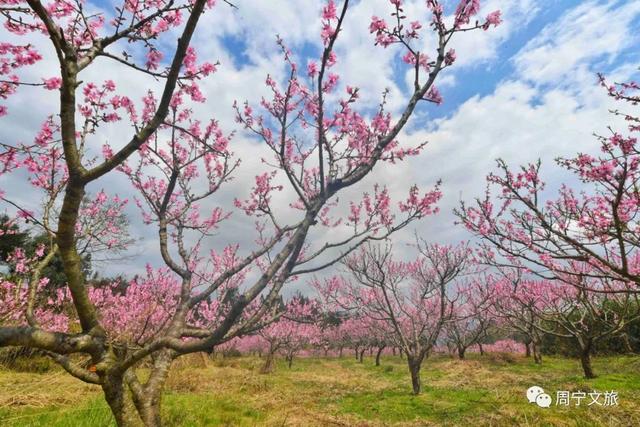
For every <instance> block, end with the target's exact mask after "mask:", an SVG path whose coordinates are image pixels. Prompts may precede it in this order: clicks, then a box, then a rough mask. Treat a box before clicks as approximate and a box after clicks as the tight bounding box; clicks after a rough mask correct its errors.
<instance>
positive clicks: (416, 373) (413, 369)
mask: <svg viewBox="0 0 640 427" xmlns="http://www.w3.org/2000/svg"><path fill="white" fill-rule="evenodd" d="M407 363H408V365H409V373H410V374H411V386H412V388H413V394H414V395H418V394H420V391H421V389H422V385H421V384H420V365H421V363H420V362H419V361H418V360H416V359H414V358H413V357H408V356H407Z"/></svg>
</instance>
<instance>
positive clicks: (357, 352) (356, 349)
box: [355, 346, 360, 360]
mask: <svg viewBox="0 0 640 427" xmlns="http://www.w3.org/2000/svg"><path fill="white" fill-rule="evenodd" d="M359 348H360V347H359V346H356V348H355V351H356V360H358V354H360V352H359V351H358V349H359Z"/></svg>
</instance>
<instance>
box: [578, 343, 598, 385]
mask: <svg viewBox="0 0 640 427" xmlns="http://www.w3.org/2000/svg"><path fill="white" fill-rule="evenodd" d="M580 364H581V365H582V370H583V371H584V377H585V378H595V377H596V374H595V373H594V372H593V367H592V366H591V345H590V344H588V345H587V346H585V347H583V348H582V352H581V353H580Z"/></svg>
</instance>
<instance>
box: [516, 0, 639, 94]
mask: <svg viewBox="0 0 640 427" xmlns="http://www.w3.org/2000/svg"><path fill="white" fill-rule="evenodd" d="M638 16H640V2H637V1H635V2H634V1H631V2H626V3H623V4H621V2H620V1H609V2H606V3H604V4H603V3H601V2H595V1H590V2H584V3H582V4H580V5H579V6H577V7H576V8H574V9H572V10H570V11H569V12H567V13H565V14H564V16H562V17H561V18H560V19H559V20H558V21H556V22H553V23H551V24H549V25H547V26H546V27H545V28H544V29H543V30H542V31H541V32H540V34H538V35H537V36H536V37H534V38H533V39H532V40H530V41H529V42H528V43H527V45H526V46H524V48H523V49H522V51H521V52H519V53H518V55H517V56H516V57H515V58H514V62H515V66H516V69H517V71H518V73H519V74H520V75H521V76H522V78H524V79H528V80H531V81H534V82H536V83H553V82H556V81H559V80H562V79H569V81H570V80H571V78H572V76H573V74H575V73H576V72H581V71H582V70H583V69H584V68H585V67H588V66H589V64H590V63H591V62H592V61H594V60H597V59H599V58H601V57H604V58H605V59H606V60H607V61H613V60H614V59H615V58H616V56H617V55H618V54H619V53H620V52H621V51H622V50H624V49H625V48H628V47H630V46H633V45H634V44H635V43H637V41H638V31H637V29H636V30H635V31H634V30H633V28H631V25H632V24H633V22H634V20H636V19H637V18H638Z"/></svg>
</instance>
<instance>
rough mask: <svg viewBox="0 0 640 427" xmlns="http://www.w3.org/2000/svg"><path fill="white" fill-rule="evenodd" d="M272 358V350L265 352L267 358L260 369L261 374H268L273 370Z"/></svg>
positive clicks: (273, 357)
mask: <svg viewBox="0 0 640 427" xmlns="http://www.w3.org/2000/svg"><path fill="white" fill-rule="evenodd" d="M274 359H275V356H274V353H273V352H269V353H267V359H266V360H265V362H264V365H263V366H262V369H260V373H261V374H269V373H271V372H273V365H274V363H273V362H274Z"/></svg>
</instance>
